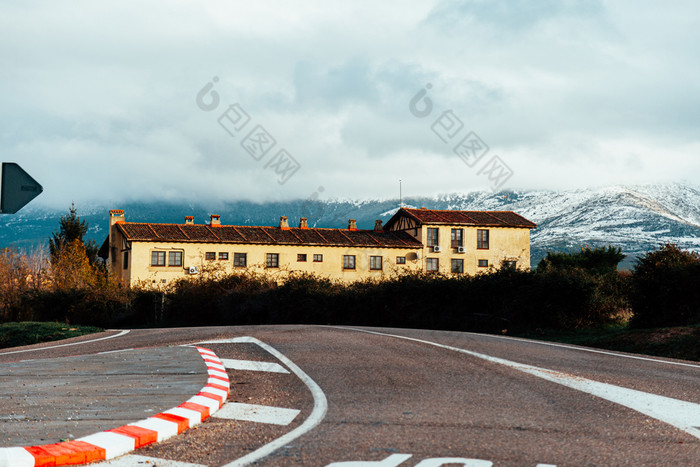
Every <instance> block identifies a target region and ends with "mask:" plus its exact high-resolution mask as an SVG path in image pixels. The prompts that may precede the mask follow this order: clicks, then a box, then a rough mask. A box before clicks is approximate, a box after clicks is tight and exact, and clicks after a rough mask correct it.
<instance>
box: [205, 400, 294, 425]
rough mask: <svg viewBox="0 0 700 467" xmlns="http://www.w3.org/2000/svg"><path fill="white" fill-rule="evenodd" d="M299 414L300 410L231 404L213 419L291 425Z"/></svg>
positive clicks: (225, 406) (224, 407)
mask: <svg viewBox="0 0 700 467" xmlns="http://www.w3.org/2000/svg"><path fill="white" fill-rule="evenodd" d="M299 412H300V410H296V409H285V408H282V407H270V406H267V405H256V404H242V403H239V402H229V403H228V404H226V405H224V406H223V407H221V410H219V411H218V412H216V413H215V414H214V415H213V417H217V418H225V419H227V420H245V421H249V422H256V423H268V424H271V425H289V424H290V423H292V422H293V421H294V419H295V418H296V416H297V415H299Z"/></svg>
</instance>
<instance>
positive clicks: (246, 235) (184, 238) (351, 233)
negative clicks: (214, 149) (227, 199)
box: [116, 222, 423, 248]
mask: <svg viewBox="0 0 700 467" xmlns="http://www.w3.org/2000/svg"><path fill="white" fill-rule="evenodd" d="M116 225H117V228H118V229H119V230H120V231H121V232H122V234H123V235H124V236H125V237H126V239H127V240H130V241H143V242H184V243H188V242H197V243H233V244H235V243H256V244H270V245H298V246H301V245H308V246H314V245H316V246H342V247H350V246H361V247H385V248H422V246H423V245H422V244H421V242H419V241H418V240H416V239H415V238H414V237H412V236H411V235H409V234H408V233H406V232H388V231H384V230H382V231H375V230H343V229H316V228H310V229H300V228H295V227H292V228H290V229H280V228H278V227H251V226H237V225H221V226H216V227H212V226H209V225H202V224H151V223H147V224H142V223H135V222H119V223H117V224H116Z"/></svg>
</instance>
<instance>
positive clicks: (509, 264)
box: [503, 261, 518, 269]
mask: <svg viewBox="0 0 700 467" xmlns="http://www.w3.org/2000/svg"><path fill="white" fill-rule="evenodd" d="M517 264H518V262H517V261H503V268H504V269H515V267H516V266H517Z"/></svg>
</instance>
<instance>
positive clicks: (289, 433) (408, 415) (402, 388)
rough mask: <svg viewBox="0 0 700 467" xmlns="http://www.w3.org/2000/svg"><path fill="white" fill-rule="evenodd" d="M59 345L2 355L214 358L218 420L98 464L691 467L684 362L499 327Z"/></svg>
mask: <svg viewBox="0 0 700 467" xmlns="http://www.w3.org/2000/svg"><path fill="white" fill-rule="evenodd" d="M104 337H108V338H106V339H105V338H104ZM96 338H101V340H95V339H96ZM67 342H69V343H71V344H73V343H74V345H68V346H66V345H63V344H62V343H54V344H43V345H42V346H41V347H43V349H42V350H40V351H36V350H34V349H35V347H32V348H28V349H25V350H30V351H25V352H17V350H18V349H7V350H3V351H0V362H15V363H14V365H17V363H16V362H18V361H20V360H25V362H24V363H23V364H26V365H30V364H42V362H51V361H52V360H55V359H59V358H66V357H70V358H76V357H78V356H82V357H90V356H95V355H97V354H99V355H103V356H104V355H118V354H119V352H116V351H127V350H128V349H138V351H139V352H144V351H147V350H148V349H151V350H152V351H154V352H155V351H159V352H164V350H163V349H166V348H167V349H172V348H174V347H173V346H180V345H183V344H195V343H197V344H198V345H200V346H202V347H206V348H208V349H211V350H212V351H214V352H215V353H216V354H217V355H218V357H219V358H221V359H222V360H223V361H224V362H225V364H226V366H227V368H228V370H227V372H228V375H229V378H230V382H231V390H230V395H229V398H228V402H227V404H225V405H224V406H223V408H222V409H221V410H220V411H219V412H218V413H217V414H215V415H214V416H212V417H211V418H210V419H208V420H207V421H205V422H204V423H202V424H201V425H198V426H197V427H196V428H192V429H190V430H188V431H186V432H185V433H183V434H181V435H178V436H175V437H173V438H170V439H168V440H166V441H164V442H161V443H158V444H153V445H150V446H147V447H145V448H142V449H139V450H138V451H136V452H134V453H133V454H132V455H131V456H128V457H126V458H123V459H121V460H120V459H116V460H113V461H111V463H110V462H106V463H104V464H103V465H138V462H145V458H149V461H150V462H152V463H154V464H155V465H166V466H167V465H173V466H187V465H195V466H201V465H209V466H223V465H227V466H228V465H231V466H234V465H248V464H249V463H251V462H255V465H262V466H284V465H309V466H327V465H333V466H334V467H352V466H358V467H359V466H367V467H370V466H378V467H391V466H401V467H413V466H418V467H436V466H442V465H444V466H448V465H450V466H452V465H457V466H475V467H476V466H484V467H485V466H488V465H493V466H511V465H512V466H533V467H534V466H537V465H540V466H551V465H556V466H596V465H597V466H603V465H605V466H608V465H635V466H638V465H676V466H686V465H687V466H692V465H700V365H698V364H696V363H693V362H683V361H677V360H667V359H659V358H652V357H644V356H634V355H625V354H617V353H613V352H605V351H597V350H593V349H585V348H580V347H571V346H564V345H558V344H548V343H540V342H535V341H529V340H523V339H512V338H506V337H502V336H489V335H479V334H470V333H459V332H442V331H423V330H406V329H371V328H362V329H360V328H343V327H325V326H264V327H219V328H216V327H208V328H178V329H151V330H131V331H130V332H128V333H118V332H117V331H110V332H106V333H104V334H100V335H97V336H83V337H82V338H79V339H74V340H71V341H67ZM19 350H21V349H19ZM10 352H13V353H10ZM104 352H109V353H107V354H105V353H104ZM168 358H171V357H168ZM175 358H176V359H177V358H180V357H177V356H176V357H175ZM183 358H184V357H183ZM37 360H39V363H37ZM183 361H184V360H183ZM256 362H257V363H256ZM192 365H195V364H194V363H190V366H192ZM193 368H194V367H193ZM190 379H192V381H191V383H192V384H194V385H195V386H196V385H197V384H199V383H198V382H197V381H198V380H197V379H196V377H195V376H192V377H191V378H190ZM176 397H177V396H176ZM144 399H146V400H144ZM147 399H148V397H140V399H139V402H138V403H139V404H142V403H148V401H147ZM185 399H187V397H185V396H183V397H182V400H185ZM125 400H126V399H125ZM168 403H169V402H168ZM128 404H130V403H128ZM134 404H136V402H134ZM166 405H167V404H166ZM58 406H60V403H57V408H56V410H60V407H58ZM112 410H114V411H117V410H118V407H116V408H113V409H112ZM115 426H117V425H115ZM5 445H6V444H5ZM137 456H144V457H137ZM163 460H169V461H172V462H174V463H171V464H168V463H164V461H163ZM120 462H121V463H120Z"/></svg>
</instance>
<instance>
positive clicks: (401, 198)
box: [399, 178, 403, 208]
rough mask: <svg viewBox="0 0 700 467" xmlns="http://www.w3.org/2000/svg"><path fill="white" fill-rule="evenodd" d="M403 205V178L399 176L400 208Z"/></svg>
mask: <svg viewBox="0 0 700 467" xmlns="http://www.w3.org/2000/svg"><path fill="white" fill-rule="evenodd" d="M402 207H403V193H402V192H401V179H400V178H399V208H402Z"/></svg>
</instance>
